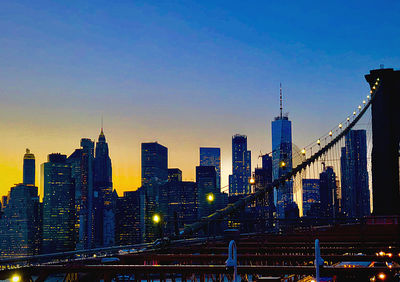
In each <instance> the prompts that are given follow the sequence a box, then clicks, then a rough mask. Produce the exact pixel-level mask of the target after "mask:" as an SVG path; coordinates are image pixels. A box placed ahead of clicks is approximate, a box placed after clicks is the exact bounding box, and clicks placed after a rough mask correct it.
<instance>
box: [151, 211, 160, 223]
mask: <svg viewBox="0 0 400 282" xmlns="http://www.w3.org/2000/svg"><path fill="white" fill-rule="evenodd" d="M160 221H161V216H160V215H159V214H157V213H156V214H154V215H153V222H154V223H156V224H157V223H159V222H160Z"/></svg>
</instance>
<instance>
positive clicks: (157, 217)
mask: <svg viewBox="0 0 400 282" xmlns="http://www.w3.org/2000/svg"><path fill="white" fill-rule="evenodd" d="M152 220H153V224H154V225H155V226H156V238H162V237H163V234H162V233H163V232H162V222H163V219H162V216H161V214H159V213H155V214H153V217H152Z"/></svg>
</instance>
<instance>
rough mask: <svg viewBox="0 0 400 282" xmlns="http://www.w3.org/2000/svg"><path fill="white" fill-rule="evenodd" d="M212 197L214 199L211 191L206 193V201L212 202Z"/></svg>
mask: <svg viewBox="0 0 400 282" xmlns="http://www.w3.org/2000/svg"><path fill="white" fill-rule="evenodd" d="M214 199H215V197H214V194H213V193H208V194H207V201H208V202H209V203H212V202H214Z"/></svg>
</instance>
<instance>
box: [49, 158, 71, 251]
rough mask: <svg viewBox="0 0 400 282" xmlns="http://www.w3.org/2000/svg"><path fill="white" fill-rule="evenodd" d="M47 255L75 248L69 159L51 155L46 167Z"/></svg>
mask: <svg viewBox="0 0 400 282" xmlns="http://www.w3.org/2000/svg"><path fill="white" fill-rule="evenodd" d="M42 180H43V191H44V194H43V244H42V248H43V253H54V252H63V251H71V250H73V249H74V248H75V232H74V224H75V207H74V204H75V189H74V188H75V187H74V185H73V180H72V176H71V166H70V164H68V163H67V156H66V155H61V154H50V155H49V156H48V162H46V163H44V164H42Z"/></svg>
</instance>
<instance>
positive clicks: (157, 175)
mask: <svg viewBox="0 0 400 282" xmlns="http://www.w3.org/2000/svg"><path fill="white" fill-rule="evenodd" d="M167 181H168V149H167V148H166V147H164V146H162V145H160V144H158V143H157V142H151V143H142V187H141V189H140V191H141V193H142V198H143V208H144V210H143V212H142V213H141V214H142V217H143V219H142V222H143V225H144V226H142V228H141V230H142V234H143V239H144V241H146V242H148V241H153V240H154V239H156V234H157V233H158V231H157V230H156V229H157V227H156V226H155V224H154V222H153V220H152V219H153V216H154V214H155V213H158V212H159V211H160V210H159V209H160V206H159V197H160V187H161V185H163V184H165V183H166V182H167Z"/></svg>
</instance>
